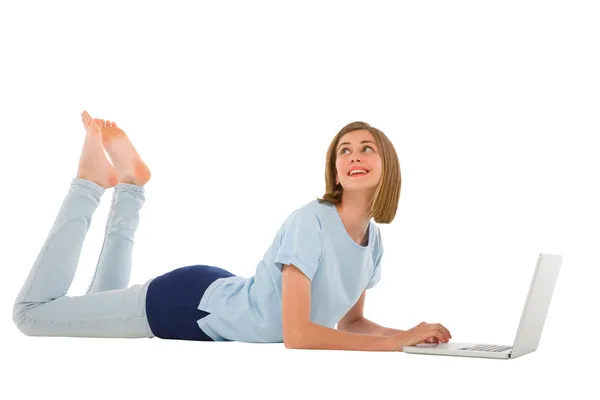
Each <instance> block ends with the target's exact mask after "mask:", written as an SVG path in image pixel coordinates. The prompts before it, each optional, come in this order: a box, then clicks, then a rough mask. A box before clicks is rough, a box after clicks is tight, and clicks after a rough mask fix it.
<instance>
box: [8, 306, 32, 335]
mask: <svg viewBox="0 0 600 400" xmlns="http://www.w3.org/2000/svg"><path fill="white" fill-rule="evenodd" d="M34 306H35V305H32V304H31V303H24V302H19V301H16V302H15V304H14V305H13V312H12V320H13V323H14V324H15V326H16V327H17V329H19V331H21V333H22V334H24V335H26V336H37V335H36V331H35V325H36V324H35V319H33V318H32V317H30V316H29V315H28V311H29V310H30V309H31V308H33V307H34Z"/></svg>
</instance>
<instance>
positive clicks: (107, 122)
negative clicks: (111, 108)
mask: <svg viewBox="0 0 600 400" xmlns="http://www.w3.org/2000/svg"><path fill="white" fill-rule="evenodd" d="M106 126H107V127H108V128H110V127H111V126H112V124H111V123H110V121H109V120H106Z"/></svg>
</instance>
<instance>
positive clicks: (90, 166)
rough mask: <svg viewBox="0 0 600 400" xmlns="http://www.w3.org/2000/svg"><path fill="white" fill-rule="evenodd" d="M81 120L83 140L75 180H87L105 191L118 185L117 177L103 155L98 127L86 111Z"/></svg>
mask: <svg viewBox="0 0 600 400" xmlns="http://www.w3.org/2000/svg"><path fill="white" fill-rule="evenodd" d="M81 120H82V121H83V126H84V127H85V139H84V142H83V149H82V150H81V156H80V157H79V170H78V171H77V178H81V179H87V180H89V181H92V182H94V183H97V184H98V185H100V186H102V187H103V188H105V189H108V188H111V187H113V186H115V185H116V184H117V183H119V177H118V176H117V172H116V171H115V169H114V167H113V166H112V165H111V163H110V161H108V158H106V154H105V153H104V148H103V147H102V133H101V131H100V126H99V125H97V124H96V123H95V122H94V120H93V119H92V117H91V116H90V114H88V112H87V111H84V112H82V113H81Z"/></svg>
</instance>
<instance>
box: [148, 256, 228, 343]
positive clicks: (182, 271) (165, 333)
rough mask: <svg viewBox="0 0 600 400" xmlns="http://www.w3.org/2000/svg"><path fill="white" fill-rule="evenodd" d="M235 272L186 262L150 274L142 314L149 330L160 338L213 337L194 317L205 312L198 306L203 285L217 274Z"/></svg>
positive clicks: (192, 338) (216, 276) (191, 338)
mask: <svg viewBox="0 0 600 400" xmlns="http://www.w3.org/2000/svg"><path fill="white" fill-rule="evenodd" d="M231 276H236V275H234V274H232V273H231V272H229V271H226V270H224V269H222V268H218V267H212V266H210V265H189V266H187V267H181V268H177V269H174V270H172V271H170V272H167V273H166V274H163V275H160V276H158V277H156V278H154V279H153V280H152V281H151V282H150V284H149V286H148V293H147V295H146V315H147V317H148V324H149V325H150V329H151V330H152V333H153V334H154V335H155V336H156V337H159V338H161V339H179V340H200V341H213V340H212V338H211V337H210V336H208V335H207V334H206V333H204V332H203V331H202V329H200V327H199V326H198V322H197V321H198V320H199V319H202V318H204V317H205V316H207V315H208V314H209V313H208V312H206V311H201V310H198V304H200V300H201V299H202V296H203V295H204V292H205V291H206V289H207V288H208V287H209V286H210V284H211V283H213V282H214V281H215V280H217V279H219V278H227V277H231Z"/></svg>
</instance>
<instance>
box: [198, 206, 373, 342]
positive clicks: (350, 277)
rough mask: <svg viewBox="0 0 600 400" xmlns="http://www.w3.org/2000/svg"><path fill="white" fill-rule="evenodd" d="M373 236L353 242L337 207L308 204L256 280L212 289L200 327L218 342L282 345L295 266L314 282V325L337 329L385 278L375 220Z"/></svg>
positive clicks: (284, 230) (285, 228) (222, 282)
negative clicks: (284, 291)
mask: <svg viewBox="0 0 600 400" xmlns="http://www.w3.org/2000/svg"><path fill="white" fill-rule="evenodd" d="M368 236H369V240H368V243H367V245H365V246H361V245H359V244H358V243H356V242H355V241H354V240H352V238H351V237H350V235H349V234H348V232H347V231H346V228H345V227H344V224H343V222H342V220H341V218H340V215H339V213H338V211H337V208H336V207H335V205H333V204H331V203H328V202H322V203H319V201H318V200H316V199H315V200H313V201H311V202H309V203H307V204H305V205H304V206H302V207H300V208H298V209H296V210H295V211H294V212H292V213H291V214H290V216H289V217H288V218H287V219H286V221H285V222H284V223H283V225H282V226H281V228H280V229H279V231H278V232H277V235H276V236H275V239H274V240H273V243H272V244H271V247H270V248H269V249H268V250H267V252H266V253H265V254H264V256H263V259H262V260H261V261H260V262H259V263H258V265H257V266H256V273H255V275H254V276H251V277H249V278H246V277H241V276H234V277H228V278H220V279H217V280H216V281H214V282H213V283H212V284H211V285H210V286H209V287H208V288H207V289H206V291H205V293H204V295H203V296H202V299H201V301H200V304H199V305H198V309H199V310H203V311H206V312H209V313H210V314H209V315H207V316H206V317H204V318H202V319H200V320H198V326H199V327H200V328H201V329H202V330H203V331H204V332H205V333H206V334H207V335H208V336H210V337H211V338H212V339H213V340H215V341H232V340H233V341H238V342H262V343H282V342H283V333H282V318H281V283H282V267H283V265H284V264H294V265H295V266H296V267H298V268H299V269H300V270H301V271H302V272H303V273H304V274H305V275H306V276H307V277H308V278H309V279H310V280H311V313H310V318H311V321H312V322H313V323H316V324H319V325H322V326H325V327H328V328H334V327H335V325H336V324H337V323H338V322H339V321H340V319H341V318H342V317H343V316H344V315H346V313H347V312H348V311H349V310H350V309H351V308H352V306H354V304H356V302H357V300H358V299H359V298H360V295H361V294H362V292H363V291H364V290H365V289H369V288H371V287H373V286H374V285H375V284H377V282H378V281H379V279H380V277H381V268H380V263H381V256H382V254H383V245H382V242H381V234H380V231H379V228H378V227H377V226H376V225H375V223H374V222H373V221H372V220H371V221H370V222H369V228H368Z"/></svg>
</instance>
